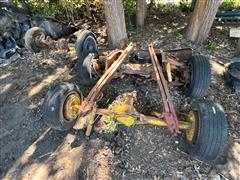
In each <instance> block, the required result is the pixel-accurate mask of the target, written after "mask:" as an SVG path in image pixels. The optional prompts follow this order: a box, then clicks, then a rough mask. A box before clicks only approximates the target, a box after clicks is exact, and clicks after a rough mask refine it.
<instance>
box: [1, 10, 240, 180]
mask: <svg viewBox="0 0 240 180" xmlns="http://www.w3.org/2000/svg"><path fill="white" fill-rule="evenodd" d="M160 17H161V18H160ZM149 19H150V20H149V21H148V22H147V28H146V29H142V30H130V31H129V36H130V41H133V42H135V43H136V46H137V48H138V49H146V44H147V42H153V43H154V45H155V47H156V48H161V49H165V50H166V49H171V48H180V47H192V48H193V49H194V53H195V54H199V53H201V54H204V55H207V56H209V57H210V58H211V59H212V60H213V61H223V62H224V63H228V62H229V58H230V59H231V57H233V56H234V51H235V50H234V48H235V44H234V43H235V41H234V40H233V39H229V38H228V31H227V30H228V29H227V28H226V27H216V26H214V27H213V28H212V31H211V34H210V37H209V39H208V42H207V43H206V44H205V45H203V46H202V47H195V46H194V45H192V44H191V43H190V42H187V41H186V40H184V38H183V39H179V38H177V37H178V35H179V33H182V31H183V29H184V28H185V26H186V20H187V17H186V16H180V15H179V16H178V18H174V17H172V16H152V17H150V18H149ZM82 27H92V30H93V31H94V32H95V33H96V34H97V35H99V38H98V40H99V41H100V44H104V43H105V39H106V37H105V27H104V26H97V25H89V24H85V25H84V26H82ZM212 41H215V42H216V43H217V48H216V49H214V50H213V49H211V48H209V43H210V42H212ZM215 57H217V58H215ZM75 62H76V55H75V52H74V49H71V51H69V52H64V51H54V52H53V51H51V52H41V53H38V54H33V53H30V52H27V51H25V52H24V53H23V54H22V56H21V59H19V60H18V61H16V62H14V63H13V64H11V65H8V66H6V67H3V68H1V71H0V143H1V144H0V145H1V149H0V178H1V179H2V178H6V179H33V178H36V179H55V178H59V179H63V178H69V179H87V178H88V179H186V178H187V179H201V178H209V179H211V178H212V179H214V178H215V179H216V178H217V179H219V178H220V179H224V178H230V179H237V177H239V174H237V173H239V172H238V169H239V162H238V161H239V151H240V150H239V149H240V148H239V147H240V145H239V143H240V142H239V141H240V125H239V122H238V121H239V119H240V97H239V96H237V94H236V93H234V92H233V91H232V90H231V89H230V88H229V87H228V86H226V84H225V81H224V78H223V74H222V73H223V71H222V70H223V67H222V66H221V65H220V64H218V63H213V66H212V70H213V77H212V81H211V86H210V88H209V91H208V93H207V95H206V96H205V97H204V98H205V99H211V100H214V101H215V102H217V103H220V104H221V105H222V106H223V108H224V109H225V112H226V115H227V118H228V120H229V143H228V144H229V145H228V148H229V149H228V151H227V152H228V153H226V154H225V155H224V157H225V158H223V161H222V162H221V163H222V165H209V164H205V163H203V162H200V161H198V160H196V159H194V158H192V157H190V156H189V155H188V154H186V153H185V151H184V143H183V134H180V135H179V136H173V135H171V133H170V132H169V131H168V129H162V128H158V127H154V126H150V125H145V126H142V125H137V126H134V127H131V128H126V127H124V126H122V125H119V126H118V127H117V128H116V129H117V131H116V132H112V131H110V130H109V125H106V123H105V124H104V123H103V122H102V121H100V123H98V124H96V127H95V131H94V133H93V134H92V136H91V137H90V138H86V137H85V136H84V132H83V131H77V130H70V131H67V132H60V131H55V130H52V129H49V128H48V127H47V126H46V125H45V124H44V122H43V120H42V112H41V105H42V103H43V100H44V97H45V95H46V93H47V91H48V89H49V87H51V86H53V85H55V84H57V83H59V82H62V81H69V82H73V83H76V84H78V85H79V86H80V89H81V90H82V91H83V94H84V95H85V96H86V95H87V93H88V91H89V88H87V87H83V86H81V85H80V84H79V79H78V78H77V76H76V74H75V69H74V64H75ZM170 89H171V94H172V96H173V101H174V104H175V105H176V109H177V113H178V114H180V115H181V116H182V115H184V114H186V113H187V112H188V110H189V109H190V104H191V103H192V102H193V101H194V100H195V99H190V98H187V97H185V96H184V93H183V91H182V89H181V88H178V87H171V88H170ZM126 93H135V94H136V97H137V98H136V99H137V100H136V101H135V103H134V105H135V108H136V109H137V110H138V111H139V112H142V113H144V114H149V113H150V112H151V111H153V110H156V111H161V109H162V103H161V97H160V95H159V90H158V87H157V84H156V83H155V82H154V81H152V80H150V79H146V78H143V77H140V76H136V75H131V76H130V75H125V76H123V77H121V78H118V79H114V80H112V81H111V83H110V84H109V86H108V88H106V89H105V90H104V98H103V99H102V100H101V102H99V107H108V106H109V105H110V104H111V103H112V102H114V101H116V100H118V99H120V100H121V99H124V94H126ZM113 124H114V123H113ZM104 125H105V126H107V128H106V127H104ZM236 160H238V161H237V162H235V161H236ZM234 162H235V163H234Z"/></svg>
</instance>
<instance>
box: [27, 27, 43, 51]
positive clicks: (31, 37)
mask: <svg viewBox="0 0 240 180" xmlns="http://www.w3.org/2000/svg"><path fill="white" fill-rule="evenodd" d="M41 35H45V32H44V30H43V29H42V28H39V27H33V28H30V29H29V30H27V32H26V33H25V36H24V41H25V47H26V48H27V49H28V50H30V51H32V52H35V53H38V52H40V51H41V50H42V48H43V47H42V46H38V45H37V44H36V43H35V38H36V37H37V36H41Z"/></svg>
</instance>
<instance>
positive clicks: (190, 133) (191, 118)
mask: <svg viewBox="0 0 240 180" xmlns="http://www.w3.org/2000/svg"><path fill="white" fill-rule="evenodd" d="M196 118H197V117H196V114H195V113H194V112H193V111H190V112H189V114H188V117H187V121H188V122H190V123H191V124H192V125H191V128H190V129H187V130H186V137H187V140H188V141H190V142H193V140H194V136H195V131H196Z"/></svg>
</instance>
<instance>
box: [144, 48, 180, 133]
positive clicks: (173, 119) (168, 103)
mask: <svg viewBox="0 0 240 180" xmlns="http://www.w3.org/2000/svg"><path fill="white" fill-rule="evenodd" d="M148 51H149V54H150V57H151V60H152V64H153V68H154V71H155V75H156V79H157V83H158V86H159V89H160V93H161V97H162V100H163V104H164V112H163V113H162V114H163V116H164V121H165V122H166V123H167V124H168V127H169V129H170V131H171V132H173V133H178V132H179V125H178V119H177V115H176V111H175V108H174V105H173V102H172V100H171V95H170V92H169V90H168V86H167V81H166V79H165V78H164V75H163V71H162V68H161V66H160V64H159V61H158V59H157V56H156V53H155V50H154V48H153V45H152V44H149V45H148ZM163 55H164V53H162V56H163ZM162 58H163V59H164V57H162Z"/></svg>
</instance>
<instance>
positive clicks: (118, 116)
mask: <svg viewBox="0 0 240 180" xmlns="http://www.w3.org/2000/svg"><path fill="white" fill-rule="evenodd" d="M96 113H97V114H100V115H108V116H111V117H112V118H113V119H115V120H116V121H118V122H120V123H122V124H124V125H125V126H132V125H134V124H138V123H139V124H143V123H147V124H152V125H155V126H160V127H166V126H167V123H166V122H165V121H163V115H162V114H161V113H157V112H154V113H153V115H155V116H156V117H153V116H145V115H143V114H141V113H138V112H137V111H136V110H135V109H134V108H133V107H131V106H129V105H128V104H121V105H118V106H114V107H112V109H111V110H109V109H97V112H96ZM137 120H139V121H140V122H137ZM191 127H192V124H191V122H185V121H179V129H184V130H187V129H190V128H191Z"/></svg>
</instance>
